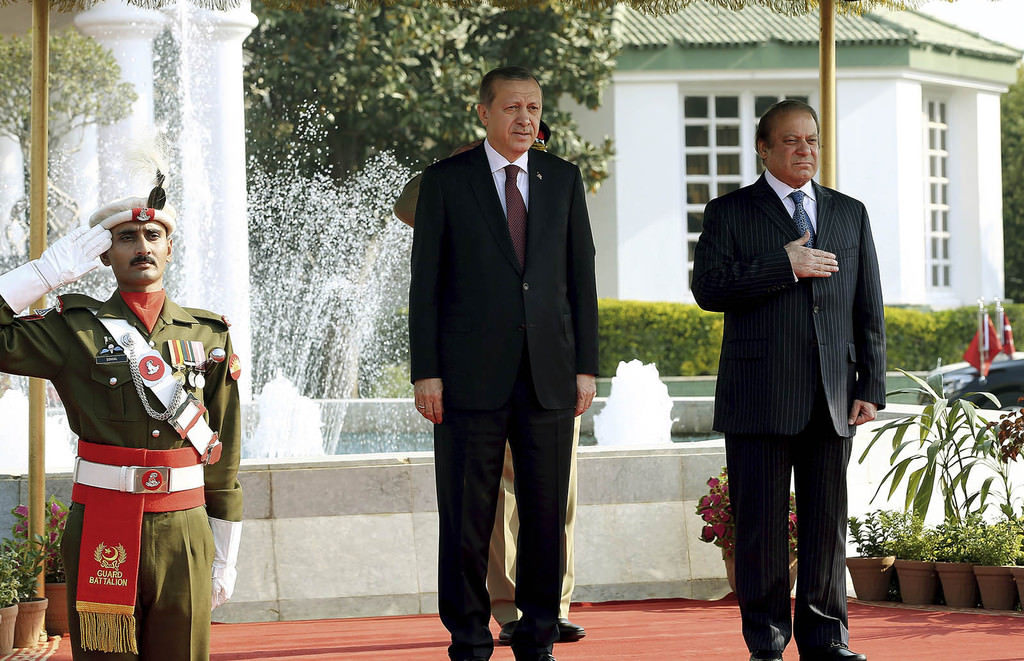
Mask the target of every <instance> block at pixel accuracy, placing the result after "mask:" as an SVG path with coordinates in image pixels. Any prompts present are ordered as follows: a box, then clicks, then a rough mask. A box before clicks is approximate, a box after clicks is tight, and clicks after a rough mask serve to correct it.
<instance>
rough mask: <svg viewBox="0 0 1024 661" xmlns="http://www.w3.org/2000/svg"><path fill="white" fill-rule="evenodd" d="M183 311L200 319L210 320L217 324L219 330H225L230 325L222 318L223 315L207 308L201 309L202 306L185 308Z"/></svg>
mask: <svg viewBox="0 0 1024 661" xmlns="http://www.w3.org/2000/svg"><path fill="white" fill-rule="evenodd" d="M185 311H186V312H188V313H189V314H190V315H192V316H193V317H195V318H196V319H198V320H200V321H212V322H214V323H213V325H214V326H219V327H220V329H221V330H227V329H228V327H230V326H231V324H229V323H228V322H227V319H225V318H224V315H221V314H217V313H216V312H210V311H209V310H203V309H202V308H185Z"/></svg>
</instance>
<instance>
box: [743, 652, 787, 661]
mask: <svg viewBox="0 0 1024 661" xmlns="http://www.w3.org/2000/svg"><path fill="white" fill-rule="evenodd" d="M750 661H782V652H776V651H775V650H757V651H756V652H754V653H753V654H751V655H750Z"/></svg>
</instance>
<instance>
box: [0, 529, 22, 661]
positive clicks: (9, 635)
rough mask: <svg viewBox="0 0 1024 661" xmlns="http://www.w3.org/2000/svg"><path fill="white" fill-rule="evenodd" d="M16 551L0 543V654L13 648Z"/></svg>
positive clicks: (15, 615)
mask: <svg viewBox="0 0 1024 661" xmlns="http://www.w3.org/2000/svg"><path fill="white" fill-rule="evenodd" d="M17 566H18V553H17V551H15V550H14V549H13V548H12V547H11V546H10V545H8V544H0V656H3V655H6V654H10V653H11V652H12V651H13V650H14V625H15V623H16V622H17V619H18V575H17V574H16V573H15V572H16V570H17Z"/></svg>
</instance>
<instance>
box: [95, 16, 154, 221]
mask: <svg viewBox="0 0 1024 661" xmlns="http://www.w3.org/2000/svg"><path fill="white" fill-rule="evenodd" d="M165 23H166V18H165V17H164V15H163V14H161V13H160V12H159V11H156V10H153V9H140V8H138V7H132V6H129V5H127V4H124V3H123V2H119V1H115V0H103V2H100V3H99V4H97V5H96V6H94V7H93V8H91V9H89V10H88V11H85V12H82V13H81V14H78V15H77V16H76V17H75V26H76V27H77V28H78V29H79V30H80V31H81V32H82V33H83V34H86V35H89V36H91V37H93V38H94V39H96V41H98V42H99V43H101V44H102V45H103V46H104V47H106V48H107V49H109V50H110V51H111V52H112V53H113V55H114V58H115V59H116V60H117V63H118V65H119V66H120V67H121V79H122V80H124V81H127V82H130V83H131V84H132V86H133V87H134V88H135V93H136V94H137V95H138V98H137V99H136V101H135V103H134V104H132V112H131V114H130V115H129V116H128V117H127V118H125V119H123V120H121V121H120V122H117V123H115V124H111V125H109V126H100V127H99V128H98V129H97V147H96V151H97V157H98V159H97V162H98V165H99V195H98V199H99V204H105V203H106V202H109V201H111V200H116V199H118V198H121V197H125V196H127V195H145V194H146V193H148V192H149V188H148V186H149V185H150V182H148V181H141V182H130V181H128V179H127V176H126V169H125V161H124V158H123V155H124V153H125V148H126V146H127V145H128V144H129V143H130V141H132V140H140V139H143V138H145V137H147V136H151V135H152V134H153V132H154V122H153V40H154V39H155V38H156V36H157V35H159V34H160V32H161V31H162V30H163V29H164V25H165ZM82 158H83V159H84V158H86V157H85V156H84V155H83V156H82ZM84 213H90V210H85V211H84Z"/></svg>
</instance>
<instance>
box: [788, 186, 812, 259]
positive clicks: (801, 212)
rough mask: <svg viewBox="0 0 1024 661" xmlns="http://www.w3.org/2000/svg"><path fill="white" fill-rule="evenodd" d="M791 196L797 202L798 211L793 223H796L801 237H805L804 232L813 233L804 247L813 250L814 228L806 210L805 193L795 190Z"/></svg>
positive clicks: (794, 215)
mask: <svg viewBox="0 0 1024 661" xmlns="http://www.w3.org/2000/svg"><path fill="white" fill-rule="evenodd" d="M789 196H790V197H791V198H793V201H794V202H796V211H794V212H793V222H794V223H796V229H797V231H799V232H800V236H803V235H804V232H810V233H811V238H810V239H808V240H807V243H806V244H804V245H806V246H807V247H808V248H813V247H814V227H812V226H811V219H810V218H808V217H807V210H806V209H804V192H803V191H802V190H795V191H793V192H792V193H790V194H789Z"/></svg>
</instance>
